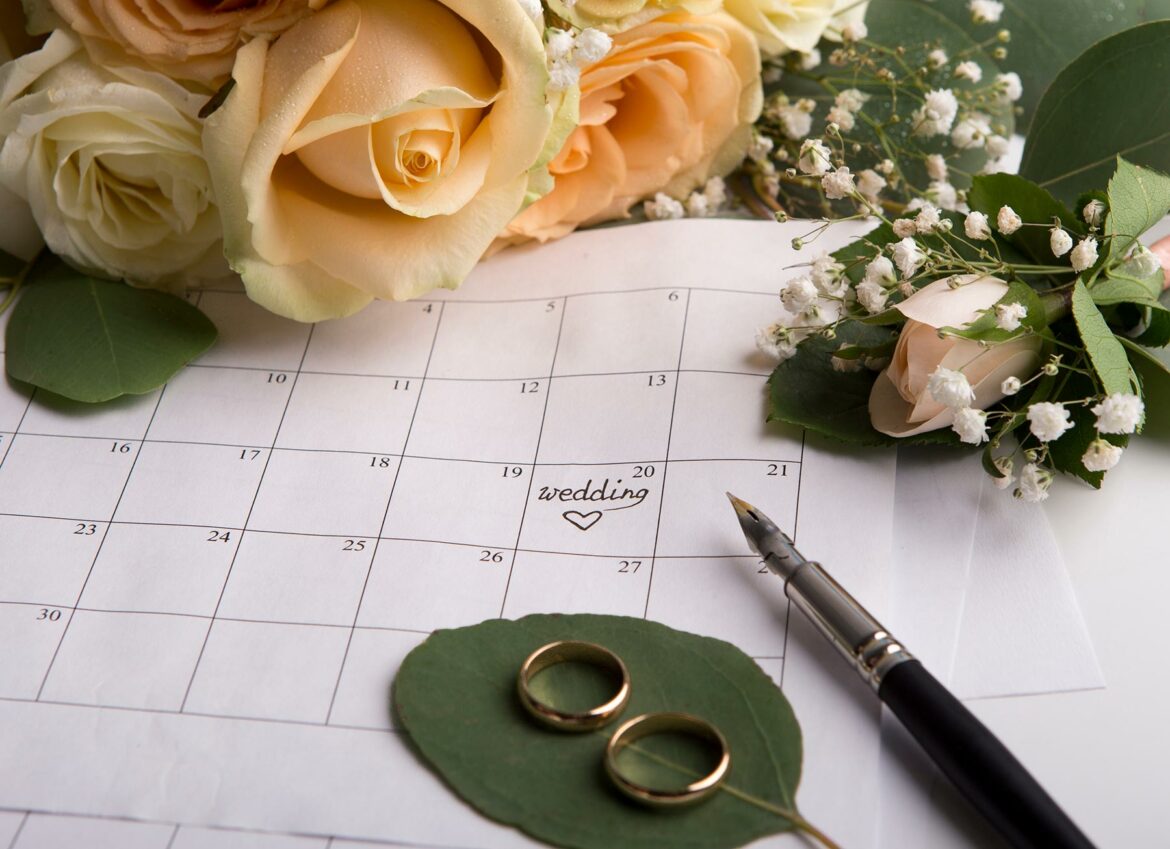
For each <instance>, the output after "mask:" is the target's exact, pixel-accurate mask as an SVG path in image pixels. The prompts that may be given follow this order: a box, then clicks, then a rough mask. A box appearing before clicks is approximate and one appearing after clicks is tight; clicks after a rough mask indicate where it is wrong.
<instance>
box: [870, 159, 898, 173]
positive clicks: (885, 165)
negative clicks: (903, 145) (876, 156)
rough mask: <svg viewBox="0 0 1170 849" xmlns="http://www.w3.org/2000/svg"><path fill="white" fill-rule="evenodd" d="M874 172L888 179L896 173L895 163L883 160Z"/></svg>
mask: <svg viewBox="0 0 1170 849" xmlns="http://www.w3.org/2000/svg"><path fill="white" fill-rule="evenodd" d="M874 170H876V171H877V172H878V173H879V174H885V175H886V176H887V177H888V176H890V175H891V174H893V173H894V162H893V160H891V159H883V160H882V161H881V162H879V163H878V164H877V165H876V166H875V167H874Z"/></svg>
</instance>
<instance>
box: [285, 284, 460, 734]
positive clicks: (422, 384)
mask: <svg viewBox="0 0 1170 849" xmlns="http://www.w3.org/2000/svg"><path fill="white" fill-rule="evenodd" d="M443 309H444V307H443V304H440V305H439V315H438V317H437V318H436V319H435V329H434V332H433V333H432V334H431V347H430V349H429V350H428V351H427V361H426V365H425V366H423V376H422V378H421V379H420V381H419V386H418V392H417V393H415V396H414V409H413V410H412V411H411V414H410V424H409V425H407V427H406V438H405V439H404V440H403V443H402V447H403V450H404V451H405V449H406V447H407V446H408V445H410V434H411V432H412V431H413V430H414V422H415V419H416V418H418V407H419V404H420V403H421V402H422V395H423V392H425V391H426V388H427V372H428V371H429V370H430V367H431V357H433V356H434V353H435V343H436V342H437V341H438V339H439V329H440V328H441V327H442V326H443ZM289 394H290V395H291V394H292V393H289ZM401 473H402V462H401V461H399V463H398V467H397V468H396V469H395V470H394V480H393V481H391V483H390V493H389V494H388V495H387V496H386V507H385V509H383V511H382V523H381V524H380V525H379V526H378V537H377V539H375V540H374V547H373V550H372V551H371V552H370V562H369V565H368V566H366V576H365V579H364V580H363V581H362V589H361V592H360V593H359V594H358V599H357V604H356V605H355V606H354V610H353V622H352V623H351V625H350V628H349V638H348V639H347V640H346V641H345V651H344V652H343V653H342V655H341V663H340V664H339V665H338V668H337V679H336V680H335V681H334V683H333V695H332V696H330V697H329V709H328V710H327V711H326V712H325V724H326V725H328V724H329V720H330V719H332V717H333V706H334V705H335V704H336V703H337V692H338V690H340V689H341V677H342V676H343V675H344V674H345V663H346V661H347V660H349V650H350V648H351V647H352V645H353V635H354V631H355V630H356V629H357V623H358V617H359V616H361V612H362V603H363V602H364V601H365V598H366V588H367V587H369V585H370V575H371V574H373V571H374V562H375V560H376V559H377V557H378V545H379V543H381V541H382V532H383V531H384V530H386V520H387V518H389V516H390V506H391V505H392V504H393V503H394V490H395V489H396V488H397V487H398V476H399V475H400V474H401Z"/></svg>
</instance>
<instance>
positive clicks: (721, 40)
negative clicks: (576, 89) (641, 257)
mask: <svg viewBox="0 0 1170 849" xmlns="http://www.w3.org/2000/svg"><path fill="white" fill-rule="evenodd" d="M761 100H762V94H761V86H760V60H759V52H758V49H757V47H756V42H755V39H754V38H752V36H751V33H749V32H748V31H747V30H746V29H745V28H744V27H743V25H742V24H740V23H739V22H738V21H736V20H735V19H734V18H732V17H731V16H730V15H726V14H724V13H722V12H719V13H716V14H714V15H704V16H702V17H698V16H695V15H689V14H686V13H676V14H671V15H665V16H662V17H658V18H655V19H654V20H652V21H650V22H649V23H644V24H641V25H639V26H637V27H634V28H632V29H628V30H626V31H625V32H622V33H619V34H618V35H615V36H614V39H613V48H612V49H611V50H610V52H609V54H608V55H607V56H606V57H605V58H603V59H602V60H601V61H599V62H597V63H596V64H595V65H591V66H589V67H587V68H586V69H585V70H584V71H583V72H582V73H581V104H580V119H579V123H578V126H577V128H576V129H574V130H573V131H572V132H571V133H570V134H569V137H568V139H567V140H566V141H565V144H564V146H563V147H562V148H561V150H560V152H559V153H558V154H557V155H556V156H555V157H554V158H553V160H552V162H550V163H549V171H550V172H551V173H552V174H553V176H554V177H555V178H556V185H555V187H554V188H553V190H552V191H551V192H550V193H549V194H547V195H546V196H545V197H543V198H541V199H540V200H538V201H537V202H536V203H534V204H532V205H531V206H529V207H528V208H527V209H525V210H524V212H522V213H521V214H520V215H518V216H517V217H516V218H515V220H513V221H512V222H511V223H510V224H509V225H508V227H507V229H506V230H505V232H504V234H503V239H504V240H505V241H507V242H509V243H516V242H522V241H526V240H528V239H539V240H540V241H542V242H543V241H547V240H549V239H555V238H559V237H561V236H564V235H565V234H566V233H569V232H571V231H572V230H574V229H575V228H577V227H579V226H582V225H586V224H593V223H596V222H599V221H606V220H609V219H612V218H622V217H625V216H627V215H628V214H629V210H630V207H631V206H633V204H634V203H636V202H637V201H639V200H641V199H642V198H644V197H646V196H647V195H652V194H654V193H655V192H660V191H661V192H666V193H667V194H670V195H674V196H676V197H681V196H682V195H685V194H686V193H687V192H689V191H691V190H692V189H693V188H695V187H696V186H698V185H700V184H701V183H703V182H704V181H705V180H707V179H708V178H709V177H711V176H713V175H722V174H726V173H727V172H728V171H730V170H732V169H733V168H734V167H735V166H736V165H738V164H739V163H740V162H741V161H742V160H743V157H744V153H745V151H746V150H747V146H748V143H749V142H750V141H751V127H752V123H753V122H754V121H755V119H756V118H757V117H758V116H759V114H760V105H761Z"/></svg>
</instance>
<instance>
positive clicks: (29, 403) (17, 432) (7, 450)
mask: <svg viewBox="0 0 1170 849" xmlns="http://www.w3.org/2000/svg"><path fill="white" fill-rule="evenodd" d="M36 395H37V387H35V386H34V387H33V390H32V392H30V393H28V400H27V401H25V402H24V410H22V411H21V413H20V418H19V419H17V421H16V428H15V429H14V430H12V431H11V433H12V439H10V440H8V444H7V445H5V446H4V453H3V454H0V469H3V468H4V461H5V460H7V459H8V455H9V453H10V452H11V451H12V446H13V444H14V443H15V442H16V437H17V436H19V435H20V427H21V425H23V424H24V420H25V418H27V417H28V411H29V410H30V409H32V402H33V398H35V397H36Z"/></svg>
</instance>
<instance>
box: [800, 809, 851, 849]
mask: <svg viewBox="0 0 1170 849" xmlns="http://www.w3.org/2000/svg"><path fill="white" fill-rule="evenodd" d="M792 822H793V825H795V826H796V830H797V831H800V832H803V833H804V834H806V835H808V836H809V837H811V838H812V839H813V840H815V841H816V842H817V843H819V844H821V846H823V847H825V849H841V847H840V845H839V844H838V843H837V842H836V841H834V840H833V838H831V837H829V835H827V834H825V833H824V832H823V831H821V830H820V829H819V828H817V827H816V826H815V825H813V824H812V823H811V822H809V821H808V820H806V819H805V818H804V817H797V818H796V819H795V820H793V821H792Z"/></svg>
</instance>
